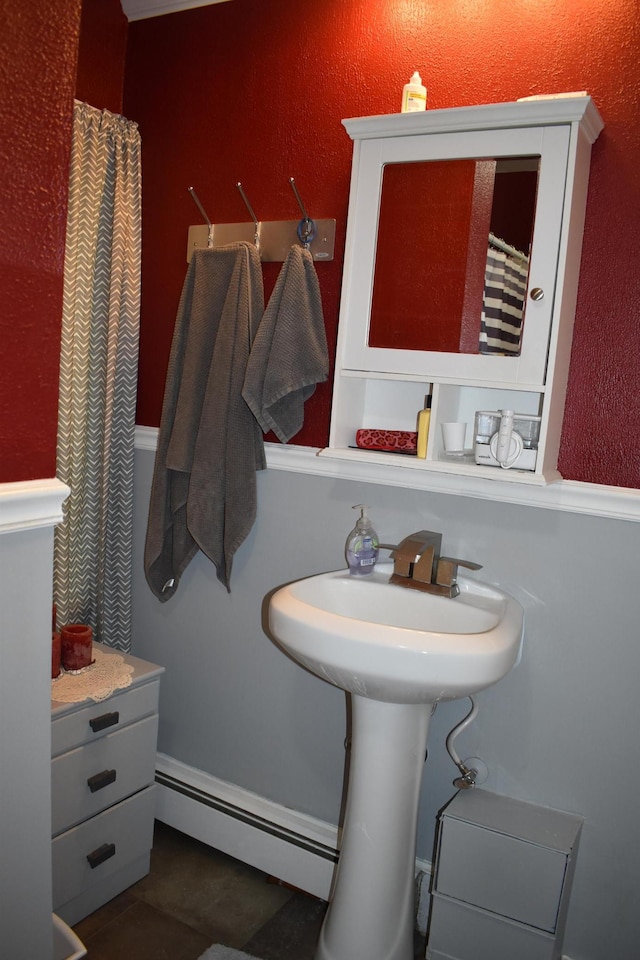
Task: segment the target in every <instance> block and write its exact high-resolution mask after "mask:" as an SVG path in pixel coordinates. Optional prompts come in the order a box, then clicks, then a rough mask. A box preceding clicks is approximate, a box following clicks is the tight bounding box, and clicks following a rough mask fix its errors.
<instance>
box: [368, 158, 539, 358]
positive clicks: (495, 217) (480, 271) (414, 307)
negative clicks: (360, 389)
mask: <svg viewBox="0 0 640 960" xmlns="http://www.w3.org/2000/svg"><path fill="white" fill-rule="evenodd" d="M539 165H540V158H539V157H514V158H509V159H500V160H496V159H495V158H493V157H491V158H478V159H469V160H427V161H424V162H417V163H394V164H387V165H386V166H385V167H384V170H383V174H382V191H381V199H380V215H379V221H378V237H377V245H376V250H375V271H374V278H373V292H372V302H371V320H370V324H369V334H368V343H369V346H371V347H384V348H392V349H398V350H429V351H434V350H435V351H447V352H452V353H474V354H478V353H483V354H495V355H500V356H504V355H507V356H514V355H518V354H519V353H520V347H521V330H522V324H523V321H524V312H525V304H526V300H525V294H526V289H527V280H528V271H529V253H530V248H531V239H532V234H533V218H534V212H535V201H536V191H537V185H538V169H539ZM487 276H489V277H492V278H493V281H494V282H493V286H491V285H487V284H486V282H485V281H486V277H487ZM493 321H495V322H493ZM498 325H499V331H498ZM498 332H499V333H500V335H499V336H498V335H497V333H498Z"/></svg>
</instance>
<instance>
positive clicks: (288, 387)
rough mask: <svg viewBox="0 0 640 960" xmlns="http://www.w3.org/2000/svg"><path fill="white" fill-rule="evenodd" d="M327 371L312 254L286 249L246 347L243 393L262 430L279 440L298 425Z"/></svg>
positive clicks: (327, 360) (298, 426)
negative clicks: (255, 329)
mask: <svg viewBox="0 0 640 960" xmlns="http://www.w3.org/2000/svg"><path fill="white" fill-rule="evenodd" d="M328 375H329V352H328V350H327V336H326V332H325V328H324V318H323V315H322V301H321V299H320V286H319V284H318V277H317V275H316V270H315V266H314V264H313V257H312V256H311V254H310V253H309V251H308V250H304V249H303V248H302V247H299V246H294V247H292V248H291V250H290V251H289V253H288V254H287V258H286V260H285V261H284V263H283V265H282V269H281V271H280V275H279V276H278V279H277V281H276V285H275V287H274V289H273V293H272V295H271V297H270V298H269V303H268V305H267V309H266V310H265V312H264V316H263V318H262V321H261V323H260V326H259V328H258V332H257V334H256V338H255V341H254V344H253V347H252V348H251V356H250V357H249V363H248V366H247V373H246V376H245V380H244V388H243V390H242V396H243V397H244V399H245V400H246V401H247V403H248V404H249V406H250V407H251V409H252V411H253V413H254V415H255V417H256V419H257V421H258V423H259V424H260V426H261V427H262V429H263V431H264V432H265V433H268V432H269V430H273V432H274V433H275V434H276V436H277V437H278V439H279V440H281V441H282V443H286V442H287V441H288V440H290V439H291V437H293V436H294V435H295V434H296V433H297V432H298V431H299V430H300V428H301V427H302V424H303V421H304V403H305V401H306V400H308V399H309V397H310V396H311V394H312V393H313V392H314V390H315V388H316V384H317V383H320V382H322V381H323V380H326V379H327V377H328Z"/></svg>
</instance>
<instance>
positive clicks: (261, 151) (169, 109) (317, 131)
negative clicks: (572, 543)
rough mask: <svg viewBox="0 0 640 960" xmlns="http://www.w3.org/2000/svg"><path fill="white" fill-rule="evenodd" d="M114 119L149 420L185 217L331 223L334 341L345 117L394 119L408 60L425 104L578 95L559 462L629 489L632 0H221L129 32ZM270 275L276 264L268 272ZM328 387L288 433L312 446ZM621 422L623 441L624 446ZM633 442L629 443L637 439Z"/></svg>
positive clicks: (632, 419)
mask: <svg viewBox="0 0 640 960" xmlns="http://www.w3.org/2000/svg"><path fill="white" fill-rule="evenodd" d="M129 41H130V45H129V50H128V59H127V73H126V80H125V112H126V113H127V115H128V116H130V117H131V118H132V119H135V120H137V121H139V123H140V127H141V131H142V137H143V145H144V174H143V176H144V240H143V246H144V252H143V283H142V289H143V313H142V343H141V361H140V389H139V406H138V419H139V422H140V423H143V424H149V425H157V424H158V423H159V418H160V410H161V401H162V392H163V385H164V377H165V371H166V364H167V358H168V351H169V345H170V341H171V335H172V329H173V323H174V319H175V313H176V307H177V302H178V297H179V293H180V288H181V285H182V281H183V278H184V273H185V269H186V264H185V247H186V236H187V227H188V225H189V224H190V223H197V222H199V219H200V218H199V214H198V211H197V209H196V208H195V206H194V205H193V202H192V200H191V199H190V197H189V195H188V194H187V186H189V185H194V186H195V187H196V189H197V191H198V193H199V196H200V198H201V200H202V201H203V203H204V205H205V207H206V209H207V210H208V212H209V215H210V217H211V219H212V220H214V221H215V220H218V221H221V222H224V221H235V220H245V219H247V217H246V213H245V210H244V207H243V206H242V202H241V200H240V197H239V196H238V194H237V191H236V190H235V186H234V185H235V183H236V181H238V180H240V181H242V183H243V185H244V187H245V189H246V191H247V194H248V196H249V198H250V200H251V202H252V204H253V206H254V209H255V210H256V213H257V215H258V217H259V218H260V219H269V218H274V219H280V218H285V217H292V218H293V217H295V216H296V215H297V209H296V206H295V203H294V200H293V196H292V194H291V191H290V188H289V186H288V183H287V178H288V177H289V176H295V177H296V181H297V183H298V185H299V187H300V190H301V193H302V195H303V197H304V199H305V201H306V203H307V205H308V207H309V210H310V212H311V214H312V215H316V216H323V217H336V218H337V220H338V239H337V249H336V260H335V261H334V262H333V263H331V264H319V265H318V274H319V276H320V284H321V288H322V293H323V299H324V305H325V314H326V321H327V329H328V334H329V340H330V343H333V342H334V340H335V331H336V325H337V315H338V301H339V287H340V280H341V272H342V256H343V243H344V233H345V217H346V208H347V197H348V188H349V175H350V162H351V142H350V140H349V138H348V137H347V135H346V133H345V132H344V129H343V127H342V126H341V123H340V121H341V119H342V118H343V117H351V116H361V115H366V114H377V113H393V112H397V111H398V109H399V105H400V98H401V92H402V86H403V84H404V83H405V82H406V81H407V80H408V79H409V77H410V75H411V73H412V72H413V70H415V69H419V70H420V71H421V73H422V76H423V79H424V81H425V83H426V85H427V87H428V91H429V92H428V103H429V106H430V107H431V108H437V107H452V106H462V105H467V104H477V103H491V102H497V101H504V100H513V99H516V98H517V97H521V96H527V95H530V94H536V93H537V94H540V93H553V92H558V91H569V90H585V89H586V90H587V91H588V92H589V93H590V94H591V95H592V96H593V97H594V99H595V101H596V103H597V104H598V107H599V108H600V110H601V112H602V115H603V118H604V120H605V124H606V127H605V130H604V132H603V134H602V135H601V136H600V138H599V140H598V141H597V143H596V144H595V147H594V151H593V159H592V173H591V182H590V195H589V206H588V213H587V223H586V231H585V244H584V257H583V270H582V278H581V283H580V290H579V298H578V309H577V317H576V328H575V338H574V349H573V357H572V364H571V375H570V383H569V394H568V405H567V411H566V416H565V425H564V434H563V443H562V450H561V457H560V469H561V471H562V473H563V475H564V476H565V477H568V478H571V479H576V480H585V481H591V482H598V483H609V484H616V485H620V486H640V452H639V451H640V443H639V442H638V436H637V434H638V423H639V422H640V398H639V394H640V391H639V389H638V387H639V383H640V340H639V333H638V327H639V324H638V319H639V316H638V314H639V309H638V308H639V301H640V296H639V271H638V267H637V250H638V249H640V164H639V163H638V156H640V117H639V106H638V100H639V98H638V90H639V87H640V22H639V14H638V5H637V0H554V2H551V0H540V2H536V3H520V4H515V5H514V4H513V3H512V2H510V0H492V2H491V3H486V4H478V3H472V2H465V0H458V2H455V0H385V2H382V0H348V2H347V0H322V2H316V3H300V2H299V0H273V2H270V3H268V4H267V3H264V2H263V0H232V2H230V3H223V4H219V5H215V6H210V7H203V8H199V9H197V10H192V11H188V12H181V13H179V14H173V15H170V16H165V17H160V18H157V19H153V20H146V21H140V22H138V23H133V24H130V26H129ZM265 275H266V278H267V285H268V284H270V283H271V282H272V277H273V270H272V268H271V267H266V268H265ZM329 406H330V388H329V386H323V387H321V388H319V389H318V391H317V393H316V395H315V397H314V398H312V400H311V401H310V402H309V403H308V405H307V420H306V423H305V426H304V428H303V430H302V431H301V433H300V434H299V435H298V437H296V438H295V440H294V442H296V443H303V444H309V445H318V446H320V445H323V444H325V443H326V441H327V434H328V419H329ZM630 428H631V442H630V436H629V433H630ZM634 437H635V439H634Z"/></svg>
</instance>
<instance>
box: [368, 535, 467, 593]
mask: <svg viewBox="0 0 640 960" xmlns="http://www.w3.org/2000/svg"><path fill="white" fill-rule="evenodd" d="M380 546H381V547H382V548H383V549H386V550H390V551H391V558H392V560H393V573H392V574H391V576H390V578H389V583H397V584H399V585H400V586H403V587H411V588H412V589H414V590H424V591H425V592H426V593H433V594H436V596H439V597H450V598H453V597H457V596H458V594H459V593H460V587H459V586H458V567H466V568H467V569H468V570H480V569H481V566H482V564H480V563H473V561H471V560H459V559H457V558H456V557H441V556H440V549H441V547H442V534H441V533H433V531H431V530H418V531H417V533H411V534H409V536H408V537H405V538H404V540H402V541H401V542H400V543H399V544H397V545H392V544H388V543H381V544H380Z"/></svg>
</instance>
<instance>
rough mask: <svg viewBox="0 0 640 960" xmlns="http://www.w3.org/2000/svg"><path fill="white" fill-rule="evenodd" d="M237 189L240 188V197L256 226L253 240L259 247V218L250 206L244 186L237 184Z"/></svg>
mask: <svg viewBox="0 0 640 960" xmlns="http://www.w3.org/2000/svg"><path fill="white" fill-rule="evenodd" d="M236 187H237V188H238V190H239V192H240V196H241V197H242V199H243V200H244V205H245V207H246V208H247V210H248V211H249V216H250V217H251V219H252V220H253V225H254V227H255V233H254V237H253V238H254V242H255V245H256V247H257V246H258V242H259V240H260V231H259V228H258V218H257V217H256V215H255V213H254V212H253V207H252V206H251V204H250V203H249V201H248V200H247V195H246V193H245V192H244V190H243V189H242V184H241V183H240V182H238V183H236Z"/></svg>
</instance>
